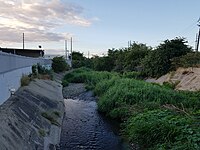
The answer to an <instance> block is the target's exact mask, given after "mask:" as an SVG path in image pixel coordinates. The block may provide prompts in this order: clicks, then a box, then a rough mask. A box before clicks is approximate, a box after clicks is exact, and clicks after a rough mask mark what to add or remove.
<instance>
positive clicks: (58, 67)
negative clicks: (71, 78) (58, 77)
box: [52, 56, 69, 73]
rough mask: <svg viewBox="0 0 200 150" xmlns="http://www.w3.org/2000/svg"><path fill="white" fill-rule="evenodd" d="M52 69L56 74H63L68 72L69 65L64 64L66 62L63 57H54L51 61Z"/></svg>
mask: <svg viewBox="0 0 200 150" xmlns="http://www.w3.org/2000/svg"><path fill="white" fill-rule="evenodd" d="M52 61H53V62H52V69H53V70H54V71H55V72H56V73H59V72H63V71H66V70H69V65H68V64H67V63H66V60H65V58H64V57H63V56H61V57H54V58H53V60H52Z"/></svg>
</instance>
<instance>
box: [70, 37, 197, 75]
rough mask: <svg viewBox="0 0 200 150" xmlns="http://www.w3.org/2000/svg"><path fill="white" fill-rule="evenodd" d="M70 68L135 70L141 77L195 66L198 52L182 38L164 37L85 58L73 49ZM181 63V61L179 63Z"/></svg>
mask: <svg viewBox="0 0 200 150" xmlns="http://www.w3.org/2000/svg"><path fill="white" fill-rule="evenodd" d="M72 56H73V62H72V64H73V68H79V67H88V68H91V69H93V70H96V71H109V72H110V71H115V72H119V73H122V74H123V73H124V72H133V71H134V72H137V73H138V74H139V78H141V77H143V78H144V77H156V78H158V77H160V76H162V75H164V74H166V73H168V72H169V71H172V70H175V69H177V67H180V66H183V67H188V66H191V65H192V66H197V65H198V64H199V63H200V55H199V54H197V53H192V48H191V47H190V46H188V45H187V41H186V40H185V39H184V38H175V39H172V40H165V41H164V42H163V43H161V44H160V45H158V46H157V47H156V48H154V49H153V48H152V47H149V46H147V45H145V44H142V43H136V42H134V43H133V44H131V45H130V47H129V48H121V49H114V48H113V49H109V50H108V52H107V55H105V56H103V57H99V56H93V57H92V58H90V59H88V58H86V57H84V56H83V54H82V53H80V52H73V54H72ZM181 64H182V65H181Z"/></svg>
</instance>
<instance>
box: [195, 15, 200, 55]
mask: <svg viewBox="0 0 200 150" xmlns="http://www.w3.org/2000/svg"><path fill="white" fill-rule="evenodd" d="M197 26H198V27H199V33H198V34H197V37H196V52H198V49H199V40H200V18H199V20H198V24H197Z"/></svg>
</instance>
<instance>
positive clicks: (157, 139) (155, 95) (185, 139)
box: [64, 68, 200, 150]
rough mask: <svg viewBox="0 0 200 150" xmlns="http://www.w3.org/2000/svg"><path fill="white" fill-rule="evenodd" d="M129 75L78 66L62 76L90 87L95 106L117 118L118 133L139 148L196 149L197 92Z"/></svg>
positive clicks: (199, 112) (199, 134)
mask: <svg viewBox="0 0 200 150" xmlns="http://www.w3.org/2000/svg"><path fill="white" fill-rule="evenodd" d="M131 76H132V75H127V74H118V73H111V72H98V71H92V70H90V69H85V68H80V69H77V70H74V72H71V73H69V74H67V75H66V76H65V78H64V80H66V81H68V82H75V83H79V82H84V83H86V84H87V86H89V87H90V88H89V89H93V90H94V92H95V94H96V95H97V96H98V97H99V100H98V110H99V111H100V112H103V113H105V115H107V116H108V117H111V118H113V119H118V120H121V122H122V135H123V136H124V137H126V138H127V139H128V140H129V142H131V143H136V144H139V146H140V148H141V149H152V150H154V149H163V150H164V149H174V150H175V149H176V150H182V149H191V150H198V149H200V129H199V125H200V120H199V119H200V100H199V99H200V93H199V92H183V91H174V90H173V89H172V88H169V87H166V86H160V85H156V84H151V83H146V82H144V81H140V80H136V79H134V78H136V77H137V76H136V77H135V75H134V73H133V78H131Z"/></svg>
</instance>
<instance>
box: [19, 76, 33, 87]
mask: <svg viewBox="0 0 200 150" xmlns="http://www.w3.org/2000/svg"><path fill="white" fill-rule="evenodd" d="M20 82H21V86H27V85H29V83H30V82H31V78H30V77H29V76H28V75H22V77H21V81H20Z"/></svg>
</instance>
